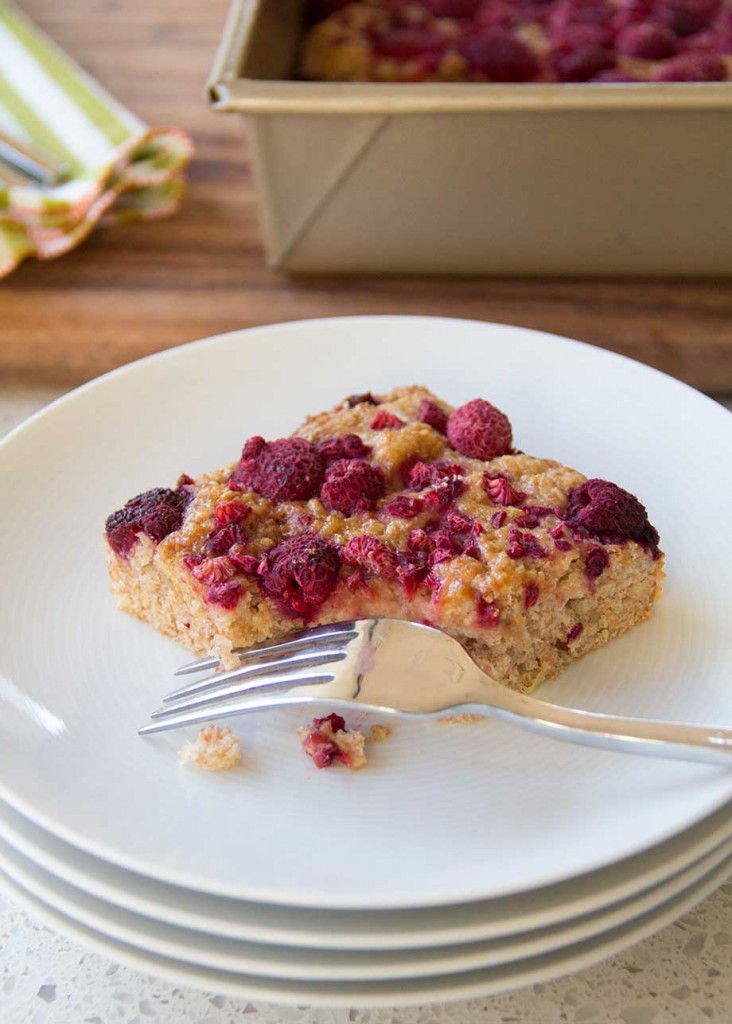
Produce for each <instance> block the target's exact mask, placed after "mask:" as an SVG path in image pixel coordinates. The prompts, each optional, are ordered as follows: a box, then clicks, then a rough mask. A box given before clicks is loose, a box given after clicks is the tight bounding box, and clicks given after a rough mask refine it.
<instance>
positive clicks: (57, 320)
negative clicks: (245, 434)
mask: <svg viewBox="0 0 732 1024" xmlns="http://www.w3.org/2000/svg"><path fill="white" fill-rule="evenodd" d="M23 7H24V9H25V10H26V11H27V12H28V13H29V14H30V15H31V16H32V17H33V18H35V20H36V21H37V22H38V23H39V24H40V25H41V26H42V27H43V28H44V29H46V30H47V31H48V32H49V33H50V34H51V35H52V36H53V37H54V38H55V39H56V40H57V41H58V42H59V43H60V44H61V45H62V46H64V47H65V48H66V49H67V50H68V52H69V53H71V54H73V55H74V56H75V57H76V58H77V59H78V60H79V61H80V62H81V63H82V64H83V65H84V66H85V67H86V68H87V69H88V70H89V71H91V72H92V74H94V75H95V76H96V77H97V78H98V79H99V80H100V81H101V82H102V83H103V84H104V85H105V86H106V87H107V88H108V89H110V90H111V92H112V93H114V94H115V95H116V96H118V97H119V99H121V100H122V101H123V102H125V103H126V104H127V105H128V106H130V107H131V108H132V109H133V110H135V111H136V112H137V113H138V114H139V115H140V116H142V117H143V118H145V119H146V120H147V121H148V122H149V123H150V124H154V125H164V124H175V125H178V126H180V127H183V128H185V129H187V130H188V131H189V132H190V133H191V134H192V136H193V138H194V140H195V142H196V147H197V153H196V157H195V160H194V162H193V164H192V166H191V168H190V172H189V181H190V187H189V192H188V196H187V198H186V200H185V202H184V205H183V208H182V209H181V211H180V212H179V214H178V215H177V216H175V217H174V218H172V219H171V220H168V221H165V222H159V223H155V224H136V225H128V226H125V227H116V228H113V229H107V230H99V231H97V232H95V233H94V235H93V237H92V238H91V239H90V240H89V241H88V242H87V243H86V244H85V245H84V246H83V247H81V248H80V249H78V250H76V251H75V252H73V253H71V254H69V255H67V256H64V257H62V258H61V259H59V260H56V261H52V262H48V263H39V262H37V261H34V260H31V261H27V262H26V263H25V264H24V265H23V266H22V267H21V268H20V269H19V270H17V271H16V272H15V273H14V274H12V275H11V276H10V277H9V278H8V279H6V280H5V281H3V282H2V283H0V370H1V371H2V373H3V375H4V376H5V379H6V380H10V379H18V380H21V381H32V382H33V383H35V384H39V383H46V384H55V385H68V384H76V383H79V382H81V381H84V380H88V379H89V378H91V377H94V376H96V375H97V374H99V373H102V372H104V371H106V370H108V369H110V368H112V367H114V366H118V365H120V364H122V363H126V362H129V361H130V360H132V359H136V358H138V357H140V356H142V355H145V354H147V353H149V352H153V351H156V350H159V349H162V348H167V347H170V346H172V345H179V344H181V343H183V342H186V341H191V340H193V339H195V338H200V337H205V336H206V335H211V334H216V333H218V332H221V331H229V330H233V329H235V328H239V327H249V326H252V325H256V324H263V323H271V322H275V321H278V320H294V319H299V318H307V317H314V316H329V315H342V314H355V313H422V314H435V315H446V316H459V317H473V318H477V319H482V320H496V321H501V322H504V323H514V324H521V325H523V326H528V327H536V328H541V329H543V330H547V331H552V332H555V333H558V334H565V335H568V336H570V337H576V338H581V339H583V340H585V341H590V342H592V343H594V344H597V345H601V346H603V347H606V348H612V349H614V350H616V351H619V352H623V353H625V354H627V355H629V356H632V357H634V358H636V359H640V360H642V361H644V362H647V363H650V364H652V365H654V366H657V367H659V368H661V369H664V370H666V371H667V372H669V373H671V374H674V375H675V376H678V377H681V378H683V379H685V380H687V381H689V382H690V383H692V384H694V385H696V386H697V387H700V388H703V389H704V390H708V391H715V392H717V393H723V392H732V282H730V281H711V280H698V281H686V282H678V281H669V280H665V281H647V280H642V281H639V280H636V281H619V280H614V281H597V280H570V279H554V280H549V279H547V280H536V279H534V280H519V279H481V278H472V279H455V278H429V279H428V278H417V277H414V278H374V277H359V278H351V279H349V278H338V277H314V278H300V279H294V278H291V277H288V276H286V275H284V274H281V273H279V272H275V271H273V270H270V269H268V268H267V267H266V266H265V264H264V260H263V255H262V250H261V245H260V234H259V226H258V221H257V204H256V195H255V192H254V188H253V185H252V181H251V177H250V174H249V169H248V167H247V155H246V144H245V139H244V136H243V131H242V127H241V124H240V122H239V120H238V119H237V118H236V117H234V116H231V115H228V116H227V115H222V114H214V113H212V112H211V111H210V110H209V109H208V108H207V106H206V103H205V100H204V84H205V80H206V76H207V73H208V69H209V65H210V63H211V60H212V56H213V54H214V51H215V48H216V45H217V43H218V40H219V36H220V33H221V28H222V25H223V21H224V17H225V13H226V7H227V0H154V2H150V0H74V2H73V3H66V4H59V3H58V2H57V0H25V2H24V3H23Z"/></svg>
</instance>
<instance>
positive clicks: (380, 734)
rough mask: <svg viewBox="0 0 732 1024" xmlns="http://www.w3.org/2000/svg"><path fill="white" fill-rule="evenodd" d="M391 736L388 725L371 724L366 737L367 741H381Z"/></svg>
mask: <svg viewBox="0 0 732 1024" xmlns="http://www.w3.org/2000/svg"><path fill="white" fill-rule="evenodd" d="M390 736H391V729H390V728H389V726H388V725H372V726H371V728H370V729H369V734H368V736H367V738H366V742H367V743H383V742H384V740H388V739H389V737H390Z"/></svg>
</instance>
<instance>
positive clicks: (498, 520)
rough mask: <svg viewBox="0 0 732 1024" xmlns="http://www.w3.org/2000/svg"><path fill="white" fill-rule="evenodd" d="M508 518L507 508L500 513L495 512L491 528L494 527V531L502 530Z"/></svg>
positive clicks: (500, 510) (499, 511)
mask: <svg viewBox="0 0 732 1024" xmlns="http://www.w3.org/2000/svg"><path fill="white" fill-rule="evenodd" d="M507 516H508V512H506V510H505V508H502V509H499V510H498V512H494V513H493V515H492V516H491V526H492V527H493V529H494V530H500V528H501V527H502V526H503V524H504V523H505V522H506V517H507Z"/></svg>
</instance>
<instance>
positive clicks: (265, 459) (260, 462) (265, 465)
mask: <svg viewBox="0 0 732 1024" xmlns="http://www.w3.org/2000/svg"><path fill="white" fill-rule="evenodd" d="M324 469H325V463H324V460H323V457H322V455H321V454H320V452H319V451H318V449H317V448H316V447H315V445H313V444H311V443H310V442H309V441H306V440H305V439H304V438H302V437H285V438H282V439H280V440H279V441H270V442H269V443H267V442H264V441H262V438H261V437H255V438H250V440H249V441H247V443H246V444H245V445H244V451H243V452H242V458H241V461H240V462H239V465H238V466H237V467H236V469H235V470H234V473H233V475H232V477H231V481H230V485H231V487H232V489H234V490H244V489H246V488H251V489H252V490H253V491H256V492H257V493H258V494H261V495H263V496H264V497H265V498H269V499H270V500H271V501H307V500H308V499H309V498H313V497H315V495H316V494H317V493H318V490H319V488H320V484H321V482H322V480H323V472H324Z"/></svg>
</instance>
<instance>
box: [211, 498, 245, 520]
mask: <svg viewBox="0 0 732 1024" xmlns="http://www.w3.org/2000/svg"><path fill="white" fill-rule="evenodd" d="M251 511H252V510H251V508H250V507H249V505H245V504H244V502H243V501H224V502H222V503H221V504H220V505H217V506H216V508H215V509H214V518H215V519H216V522H217V523H218V524H219V526H228V525H229V524H230V523H243V522H244V520H245V519H246V517H247V516H248V515H249V513H250V512H251Z"/></svg>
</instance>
